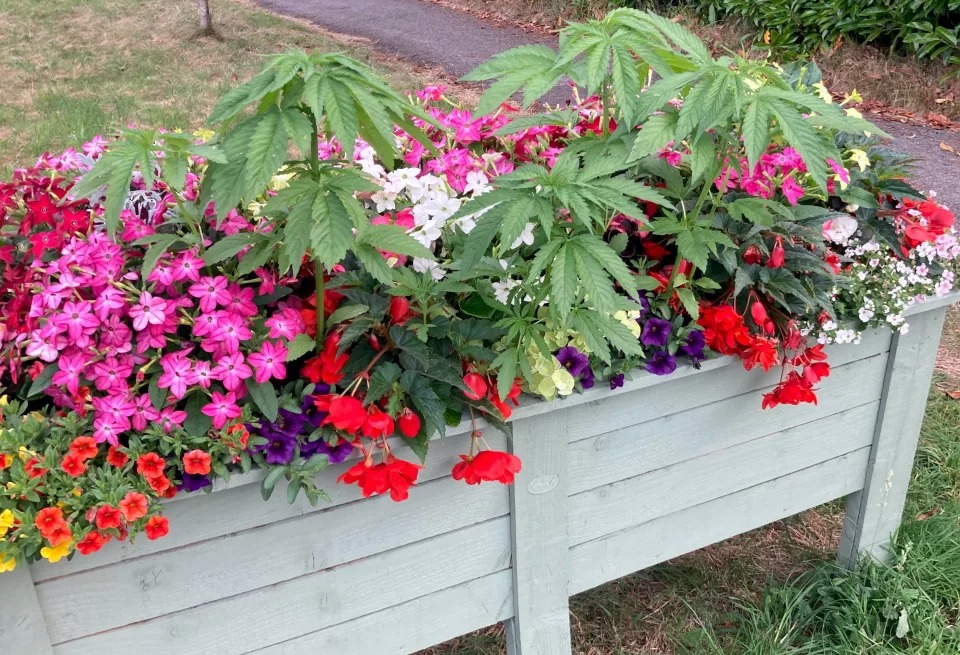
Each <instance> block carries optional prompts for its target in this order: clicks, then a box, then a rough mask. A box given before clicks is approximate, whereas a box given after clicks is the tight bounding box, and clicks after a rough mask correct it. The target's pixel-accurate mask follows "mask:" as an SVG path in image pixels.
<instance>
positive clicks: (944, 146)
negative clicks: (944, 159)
mask: <svg viewBox="0 0 960 655" xmlns="http://www.w3.org/2000/svg"><path fill="white" fill-rule="evenodd" d="M940 149H941V150H946V151H947V152H952V153H954V154H956V153H957V151H956V150H954V149H953V146H951V145H947V144H946V143H944V142H943V141H941V142H940Z"/></svg>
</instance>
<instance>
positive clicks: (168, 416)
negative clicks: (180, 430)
mask: <svg viewBox="0 0 960 655" xmlns="http://www.w3.org/2000/svg"><path fill="white" fill-rule="evenodd" d="M157 420H158V422H159V423H160V426H161V427H162V428H163V431H164V432H166V433H168V434H169V433H170V432H171V431H172V430H173V428H174V427H175V426H176V427H180V426H182V425H183V422H184V421H186V420H187V413H186V412H185V411H183V410H181V409H177V408H176V407H164V408H163V409H162V410H160V416H159V417H157Z"/></svg>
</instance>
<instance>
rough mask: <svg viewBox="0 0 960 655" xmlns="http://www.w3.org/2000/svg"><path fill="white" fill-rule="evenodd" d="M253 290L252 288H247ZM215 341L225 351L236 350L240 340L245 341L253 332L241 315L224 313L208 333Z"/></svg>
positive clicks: (238, 347)
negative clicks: (219, 343) (221, 345)
mask: <svg viewBox="0 0 960 655" xmlns="http://www.w3.org/2000/svg"><path fill="white" fill-rule="evenodd" d="M248 291H251V292H252V291H253V289H248ZM210 336H211V338H212V339H213V340H215V341H219V342H221V343H222V344H223V347H224V349H225V350H226V351H227V352H230V353H232V352H237V350H239V349H240V342H241V341H246V340H247V339H249V338H250V337H252V336H253V333H252V332H251V331H250V329H249V328H248V327H247V325H246V321H245V320H244V319H243V317H242V316H239V315H238V314H232V313H224V314H223V315H221V316H220V318H219V320H218V321H217V327H216V329H215V330H214V331H213V334H211V335H210Z"/></svg>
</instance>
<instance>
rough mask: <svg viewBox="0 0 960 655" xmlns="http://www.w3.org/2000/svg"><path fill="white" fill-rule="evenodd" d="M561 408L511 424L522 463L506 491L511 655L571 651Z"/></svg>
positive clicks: (564, 434)
mask: <svg viewBox="0 0 960 655" xmlns="http://www.w3.org/2000/svg"><path fill="white" fill-rule="evenodd" d="M568 412H569V410H565V409H559V410H557V411H554V412H551V413H550V414H543V415H541V416H539V417H537V418H535V419H529V418H528V419H523V420H521V421H519V422H517V423H515V424H514V427H513V440H512V442H511V448H512V450H513V453H514V454H515V455H517V456H518V457H520V459H521V460H522V461H523V470H522V471H521V472H520V473H519V474H518V475H517V479H516V483H515V484H514V485H513V487H512V488H511V491H510V500H511V512H510V525H511V533H512V537H513V593H514V602H513V608H514V614H515V616H514V618H513V619H511V620H509V621H507V624H506V633H507V653H508V654H509V655H563V654H564V653H570V652H571V651H570V614H569V607H568V603H567V597H568V595H567V573H568V565H567V555H568V552H569V547H568V545H567V521H566V519H567V415H568Z"/></svg>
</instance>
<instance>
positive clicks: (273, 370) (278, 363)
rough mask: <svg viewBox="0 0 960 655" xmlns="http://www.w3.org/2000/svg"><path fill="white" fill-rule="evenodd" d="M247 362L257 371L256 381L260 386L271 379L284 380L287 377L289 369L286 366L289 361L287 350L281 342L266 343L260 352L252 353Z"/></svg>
mask: <svg viewBox="0 0 960 655" xmlns="http://www.w3.org/2000/svg"><path fill="white" fill-rule="evenodd" d="M247 361H248V362H250V365H251V366H253V368H254V369H256V374H255V375H254V379H255V380H256V381H257V382H258V383H259V384H263V383H264V382H266V381H267V380H269V379H270V378H271V377H275V378H277V379H278V380H282V379H283V378H285V377H286V376H287V367H286V365H285V362H286V361H287V349H286V347H285V346H284V345H283V344H282V343H280V342H279V341H278V342H277V343H276V344H274V343H271V342H269V341H264V342H263V345H262V346H260V351H259V352H255V353H252V354H251V355H250V356H249V357H248V358H247Z"/></svg>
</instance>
